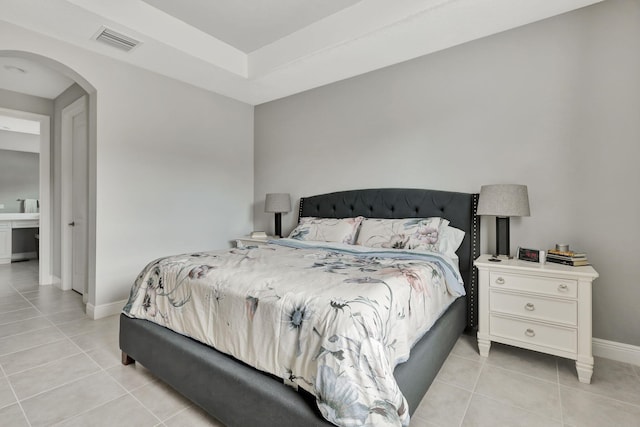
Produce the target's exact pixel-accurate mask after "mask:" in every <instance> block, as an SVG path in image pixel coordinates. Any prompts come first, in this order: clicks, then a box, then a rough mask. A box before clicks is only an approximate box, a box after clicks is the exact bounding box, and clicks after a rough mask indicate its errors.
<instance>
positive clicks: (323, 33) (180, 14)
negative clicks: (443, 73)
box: [0, 0, 602, 105]
mask: <svg viewBox="0 0 640 427" xmlns="http://www.w3.org/2000/svg"><path fill="white" fill-rule="evenodd" d="M600 1H602V0H361V1H355V0H330V1H329V0H305V1H302V0H180V1H175V0H109V1H105V0H47V1H46V2H45V1H42V0H0V10H2V14H1V15H0V20H5V21H8V22H11V23H14V24H16V25H20V26H22V27H25V28H28V29H31V30H33V31H36V32H40V33H43V34H45V35H47V36H50V37H53V38H56V39H60V40H63V41H66V42H68V43H72V44H74V45H76V46H79V47H81V48H83V49H88V50H91V51H94V52H98V53H100V54H103V55H107V56H110V57H113V58H115V59H118V60H121V61H125V62H128V63H130V64H133V65H136V66H139V67H142V68H145V69H148V70H151V71H154V72H157V73H160V74H164V75H167V76H169V77H172V78H175V79H178V80H182V81H184V82H188V83H190V84H193V85H195V86H198V87H201V88H204V89H207V90H211V91H214V92H217V93H220V94H222V95H226V96H229V97H231V98H235V99H238V100H240V101H243V102H247V103H250V104H254V105H255V104H260V103H263V102H267V101H270V100H274V99H278V98H282V97H285V96H288V95H292V94H295V93H298V92H301V91H305V90H308V89H311V88H314V87H318V86H322V85H325V84H329V83H332V82H335V81H338V80H342V79H345V78H349V77H353V76H356V75H359V74H363V73H366V72H369V71H373V70H376V69H379V68H382V67H386V66H389V65H393V64H396V63H399V62H402V61H406V60H409V59H413V58H416V57H419V56H422V55H426V54H429V53H432V52H437V51H439V50H442V49H446V48H449V47H452V46H455V45H458V44H461V43H465V42H468V41H471V40H475V39H478V38H481V37H486V36H488V35H491V34H495V33H498V32H501V31H505V30H508V29H511V28H515V27H518V26H522V25H526V24H528V23H531V22H535V21H538V20H541V19H545V18H548V17H551V16H554V15H558V14H561V13H564V12H568V11H571V10H574V9H577V8H580V7H584V6H587V5H590V4H593V3H598V2H600ZM103 25H105V26H107V27H110V28H112V29H114V30H116V31H119V32H122V33H124V34H126V35H128V36H130V37H133V38H135V39H138V40H140V41H142V44H141V45H140V46H138V47H137V48H136V49H134V50H132V51H130V52H129V53H124V52H122V51H120V50H118V49H116V48H113V47H111V46H108V45H105V44H102V43H99V42H97V41H95V40H93V38H92V37H93V36H94V35H95V33H96V32H97V31H98V29H99V28H100V27H101V26H103Z"/></svg>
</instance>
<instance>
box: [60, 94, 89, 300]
mask: <svg viewBox="0 0 640 427" xmlns="http://www.w3.org/2000/svg"><path fill="white" fill-rule="evenodd" d="M82 111H85V113H86V111H87V97H86V95H83V96H81V97H80V98H78V99H76V100H75V101H74V102H72V103H71V104H69V105H68V106H66V107H65V108H64V109H63V110H62V114H61V121H60V123H61V125H60V133H61V135H60V136H61V138H60V139H61V141H60V142H61V148H60V171H61V180H60V243H61V253H60V283H61V285H60V288H61V289H62V290H63V291H66V290H70V289H71V285H72V280H73V230H72V229H71V227H69V226H68V222H67V221H68V220H69V218H70V217H72V216H73V194H72V192H73V168H72V166H73V163H72V162H73V155H72V153H73V145H72V142H73V141H72V135H73V117H74V116H76V115H78V114H79V113H81V112H82ZM87 161H88V160H87ZM87 255H88V254H87ZM87 294H88V285H87V283H85V284H84V287H83V292H82V300H83V302H84V303H85V304H86V302H87V297H88V295H87Z"/></svg>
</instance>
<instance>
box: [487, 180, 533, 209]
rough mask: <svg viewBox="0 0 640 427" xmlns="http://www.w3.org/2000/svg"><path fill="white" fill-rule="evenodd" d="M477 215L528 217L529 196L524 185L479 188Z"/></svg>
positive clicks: (498, 185)
mask: <svg viewBox="0 0 640 427" xmlns="http://www.w3.org/2000/svg"><path fill="white" fill-rule="evenodd" d="M476 214H477V215H495V216H499V217H511V216H529V215H530V212H529V194H528V192H527V186H526V185H517V184H494V185H483V186H482V187H481V188H480V200H479V201H478V209H477V210H476Z"/></svg>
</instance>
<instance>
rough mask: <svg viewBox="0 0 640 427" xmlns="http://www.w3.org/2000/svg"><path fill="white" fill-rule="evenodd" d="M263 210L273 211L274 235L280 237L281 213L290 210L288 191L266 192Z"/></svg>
mask: <svg viewBox="0 0 640 427" xmlns="http://www.w3.org/2000/svg"><path fill="white" fill-rule="evenodd" d="M264 211H265V212H273V213H275V227H276V230H275V231H276V233H275V234H276V236H278V237H282V213H285V212H291V197H290V196H289V194H288V193H267V197H266V198H265V201H264Z"/></svg>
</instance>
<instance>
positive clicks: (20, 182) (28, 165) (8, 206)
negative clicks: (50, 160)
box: [0, 150, 40, 213]
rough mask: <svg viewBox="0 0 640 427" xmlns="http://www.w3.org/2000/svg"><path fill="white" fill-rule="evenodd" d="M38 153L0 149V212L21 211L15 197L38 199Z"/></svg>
mask: <svg viewBox="0 0 640 427" xmlns="http://www.w3.org/2000/svg"><path fill="white" fill-rule="evenodd" d="M39 168H40V155H39V154H38V153H27V152H24V151H13V150H0V204H3V205H4V209H2V210H0V213H13V212H21V208H22V206H21V203H20V202H18V201H17V199H38V194H39V188H40V183H39V176H40V169H39Z"/></svg>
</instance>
